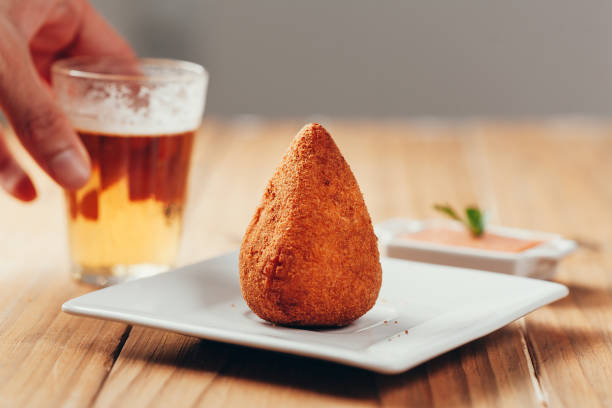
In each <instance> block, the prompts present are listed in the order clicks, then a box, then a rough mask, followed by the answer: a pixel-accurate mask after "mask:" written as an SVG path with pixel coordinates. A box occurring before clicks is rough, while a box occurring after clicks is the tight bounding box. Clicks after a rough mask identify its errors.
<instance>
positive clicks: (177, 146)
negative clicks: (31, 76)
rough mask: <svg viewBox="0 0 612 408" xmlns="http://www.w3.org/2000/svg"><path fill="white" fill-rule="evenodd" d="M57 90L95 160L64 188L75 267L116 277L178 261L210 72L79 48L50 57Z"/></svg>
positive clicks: (95, 277)
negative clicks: (87, 173) (74, 185)
mask: <svg viewBox="0 0 612 408" xmlns="http://www.w3.org/2000/svg"><path fill="white" fill-rule="evenodd" d="M52 84H53V90H54V93H55V96H56V98H57V101H58V102H59V104H60V106H61V107H62V109H63V110H64V112H65V113H66V114H67V115H68V118H69V119H70V121H71V123H72V125H73V126H74V128H75V130H76V132H77V134H78V135H79V137H80V139H81V141H82V142H83V144H84V145H85V147H86V149H87V151H88V152H89V156H90V158H91V163H92V173H91V177H90V179H89V181H88V182H87V184H86V185H85V186H84V187H82V188H81V189H79V190H76V191H66V192H65V195H66V203H67V215H68V237H69V248H70V256H71V262H72V267H71V269H72V271H71V272H72V276H73V277H74V278H76V279H77V280H81V281H83V282H87V283H91V284H95V285H110V284H114V283H118V282H122V281H125V280H129V279H134V278H138V277H143V276H149V275H153V274H155V273H159V272H162V271H165V270H167V269H168V268H169V267H170V266H172V264H173V262H174V261H175V258H176V255H177V252H178V249H179V243H180V237H181V227H182V217H183V212H184V207H185V201H186V194H187V178H188V174H189V166H190V157H191V150H192V145H193V142H194V137H195V132H196V130H197V129H198V127H199V126H200V122H201V118H202V114H203V111H204V104H205V99H206V89H207V85H208V74H207V72H206V71H205V70H204V68H203V67H201V66H199V65H197V64H194V63H190V62H184V61H176V60H167V59H138V60H129V59H117V58H110V57H101V58H96V57H77V58H71V59H67V60H62V61H59V62H57V63H55V64H54V65H53V67H52Z"/></svg>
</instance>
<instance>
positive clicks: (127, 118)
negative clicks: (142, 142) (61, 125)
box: [55, 76, 208, 136]
mask: <svg viewBox="0 0 612 408" xmlns="http://www.w3.org/2000/svg"><path fill="white" fill-rule="evenodd" d="M207 81H208V79H207V78H206V77H204V76H203V77H197V78H190V79H189V80H188V81H177V82H173V83H155V82H152V83H140V84H129V83H117V82H108V81H93V82H92V81H81V82H77V81H74V80H73V81H71V82H70V83H66V84H61V83H60V84H55V86H56V87H57V88H59V90H60V92H57V96H58V101H59V102H60V105H61V106H62V108H63V109H64V111H65V112H66V114H67V115H68V117H69V118H70V121H71V122H72V124H73V126H74V127H75V128H76V129H78V130H81V131H85V132H91V133H104V134H117V135H126V136H139V135H142V136H153V135H163V134H176V133H184V132H189V131H193V130H195V129H197V128H198V127H199V126H200V123H201V120H202V115H203V113H204V106H205V102H206V85H207ZM75 82H76V84H75ZM62 86H66V87H69V88H70V89H61V87H62ZM75 95H77V96H78V97H75Z"/></svg>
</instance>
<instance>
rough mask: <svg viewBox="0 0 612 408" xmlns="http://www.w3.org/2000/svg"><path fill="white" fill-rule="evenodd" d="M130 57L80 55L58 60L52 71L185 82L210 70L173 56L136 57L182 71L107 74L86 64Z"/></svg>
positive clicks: (105, 78) (96, 77)
mask: <svg viewBox="0 0 612 408" xmlns="http://www.w3.org/2000/svg"><path fill="white" fill-rule="evenodd" d="M130 60H131V59H130V58H125V57H112V56H108V57H92V56H80V57H71V58H66V59H62V60H59V61H56V62H54V63H53V65H52V66H51V73H52V74H54V75H55V74H57V75H62V76H66V77H70V78H82V79H91V80H101V81H148V82H177V81H180V82H184V81H191V80H194V79H198V78H204V79H207V78H208V71H206V69H205V68H204V67H203V66H202V65H200V64H197V63H195V62H189V61H184V60H179V59H171V58H135V60H136V61H138V63H139V64H140V65H149V66H157V67H162V68H163V67H168V68H174V69H178V70H180V73H176V74H173V73H168V74H154V75H146V74H107V73H102V72H95V71H94V70H90V71H88V70H87V68H86V66H85V67H84V66H83V65H86V64H91V63H94V62H99V61H116V62H125V61H130Z"/></svg>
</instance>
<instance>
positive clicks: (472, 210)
mask: <svg viewBox="0 0 612 408" xmlns="http://www.w3.org/2000/svg"><path fill="white" fill-rule="evenodd" d="M465 215H466V216H467V220H468V226H469V228H470V231H471V232H472V234H474V236H477V237H479V236H481V235H482V233H483V232H484V227H485V220H484V215H483V213H482V211H480V209H479V208H478V207H467V208H466V209H465Z"/></svg>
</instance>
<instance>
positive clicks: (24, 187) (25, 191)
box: [14, 177, 36, 201]
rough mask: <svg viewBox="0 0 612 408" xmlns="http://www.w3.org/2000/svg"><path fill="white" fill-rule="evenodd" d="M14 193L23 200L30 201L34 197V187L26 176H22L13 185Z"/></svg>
mask: <svg viewBox="0 0 612 408" xmlns="http://www.w3.org/2000/svg"><path fill="white" fill-rule="evenodd" d="M14 192H15V195H16V196H17V197H18V198H19V199H20V200H23V201H32V200H34V199H35V198H36V189H35V188H34V185H33V184H32V181H31V180H30V179H29V178H28V177H23V178H22V179H21V180H19V182H18V183H17V185H16V186H15V191H14Z"/></svg>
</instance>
